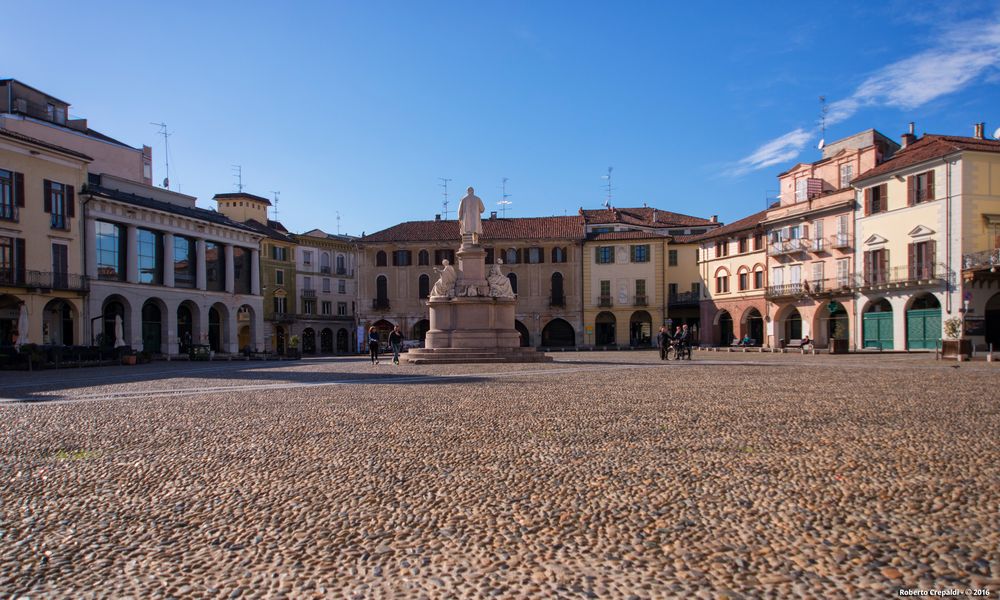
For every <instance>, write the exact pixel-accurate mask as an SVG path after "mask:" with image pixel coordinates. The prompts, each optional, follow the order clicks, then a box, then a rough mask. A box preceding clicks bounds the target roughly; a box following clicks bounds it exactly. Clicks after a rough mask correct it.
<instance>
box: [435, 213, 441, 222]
mask: <svg viewBox="0 0 1000 600" xmlns="http://www.w3.org/2000/svg"><path fill="white" fill-rule="evenodd" d="M434 220H435V221H440V220H441V213H438V214H436V215H434Z"/></svg>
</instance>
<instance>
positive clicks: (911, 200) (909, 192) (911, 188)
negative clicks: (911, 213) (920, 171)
mask: <svg viewBox="0 0 1000 600" xmlns="http://www.w3.org/2000/svg"><path fill="white" fill-rule="evenodd" d="M916 179H917V178H916V176H915V175H910V176H909V177H907V178H906V205H907V206H913V205H914V204H916V203H917V191H916V187H917V186H916V181H915V180H916Z"/></svg>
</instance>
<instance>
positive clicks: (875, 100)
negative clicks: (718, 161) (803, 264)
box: [733, 22, 1000, 176]
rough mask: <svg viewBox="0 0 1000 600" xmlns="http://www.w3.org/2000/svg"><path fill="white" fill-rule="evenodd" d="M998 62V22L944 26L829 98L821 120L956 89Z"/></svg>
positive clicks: (750, 162)
mask: <svg viewBox="0 0 1000 600" xmlns="http://www.w3.org/2000/svg"><path fill="white" fill-rule="evenodd" d="M998 66H1000V22H993V23H984V24H979V23H964V24H961V25H958V26H954V27H951V28H950V29H948V30H947V31H946V32H945V33H944V34H943V35H942V36H941V38H940V39H939V40H938V43H937V44H936V45H935V46H934V47H933V48H930V49H928V50H925V51H923V52H920V53H918V54H915V55H913V56H910V57H907V58H904V59H902V60H899V61H897V62H894V63H892V64H890V65H886V66H885V67H882V68H881V69H879V70H878V71H876V72H875V73H873V74H871V75H870V76H868V77H867V78H866V79H865V80H864V81H863V82H861V84H860V85H859V86H858V87H857V88H856V89H855V90H854V93H853V94H851V95H850V96H848V97H847V98H844V99H842V100H838V101H836V102H832V103H831V104H830V106H829V112H828V113H827V117H826V123H827V125H833V124H836V123H840V122H842V121H846V120H847V119H849V118H851V117H852V116H854V115H855V114H856V113H857V112H858V111H859V110H861V109H862V108H864V107H866V106H889V107H895V108H902V109H906V110H910V109H914V108H917V107H920V106H923V105H924V104H927V103H928V102H931V101H932V100H936V99H937V98H940V97H941V96H945V95H948V94H951V93H953V92H957V91H959V90H961V89H962V88H964V87H966V86H967V85H969V84H970V83H972V82H973V81H976V80H978V79H979V78H980V77H983V78H984V79H985V80H987V81H990V80H992V78H993V76H994V75H995V74H996V73H995V71H994V68H995V67H998ZM811 137H812V134H809V133H807V132H806V131H805V130H803V129H802V128H801V127H800V128H798V129H795V130H794V131H790V132H788V133H786V134H784V135H782V136H781V137H778V138H775V139H773V140H771V141H770V142H767V143H766V144H764V145H762V146H760V147H759V148H757V150H755V151H754V152H753V153H752V154H750V155H749V156H747V157H745V158H743V159H742V160H740V161H739V162H738V163H737V166H736V168H735V169H734V171H733V174H734V175H737V176H738V175H744V174H746V173H748V172H750V171H756V170H757V169H763V168H765V167H769V166H771V165H774V164H777V163H780V162H784V161H786V160H791V159H793V158H795V157H796V156H798V153H799V151H800V150H801V149H802V148H804V147H805V145H806V144H807V143H808V142H809V139H810V138H811Z"/></svg>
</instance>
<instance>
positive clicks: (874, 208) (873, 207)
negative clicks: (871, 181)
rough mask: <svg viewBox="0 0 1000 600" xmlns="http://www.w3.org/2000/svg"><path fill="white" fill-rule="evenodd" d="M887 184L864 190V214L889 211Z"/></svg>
mask: <svg viewBox="0 0 1000 600" xmlns="http://www.w3.org/2000/svg"><path fill="white" fill-rule="evenodd" d="M888 187H889V186H888V184H885V183H883V184H882V185H876V186H873V187H870V188H868V189H866V190H865V214H866V215H874V214H877V213H880V212H885V211H887V210H889V206H888V204H889V202H888V197H887V196H888V193H887V192H888Z"/></svg>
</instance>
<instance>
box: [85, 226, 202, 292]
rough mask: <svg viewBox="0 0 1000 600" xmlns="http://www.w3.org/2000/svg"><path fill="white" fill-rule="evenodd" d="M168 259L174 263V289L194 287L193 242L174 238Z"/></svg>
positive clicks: (177, 237)
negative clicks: (172, 249)
mask: <svg viewBox="0 0 1000 600" xmlns="http://www.w3.org/2000/svg"><path fill="white" fill-rule="evenodd" d="M98 225H100V222H98ZM98 246H100V244H98ZM170 259H171V260H173V261H174V287H186V288H190V287H194V280H195V271H194V270H195V257H194V241H193V240H191V239H190V238H186V237H183V236H179V235H178V236H175V237H174V255H173V256H171V257H170Z"/></svg>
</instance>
